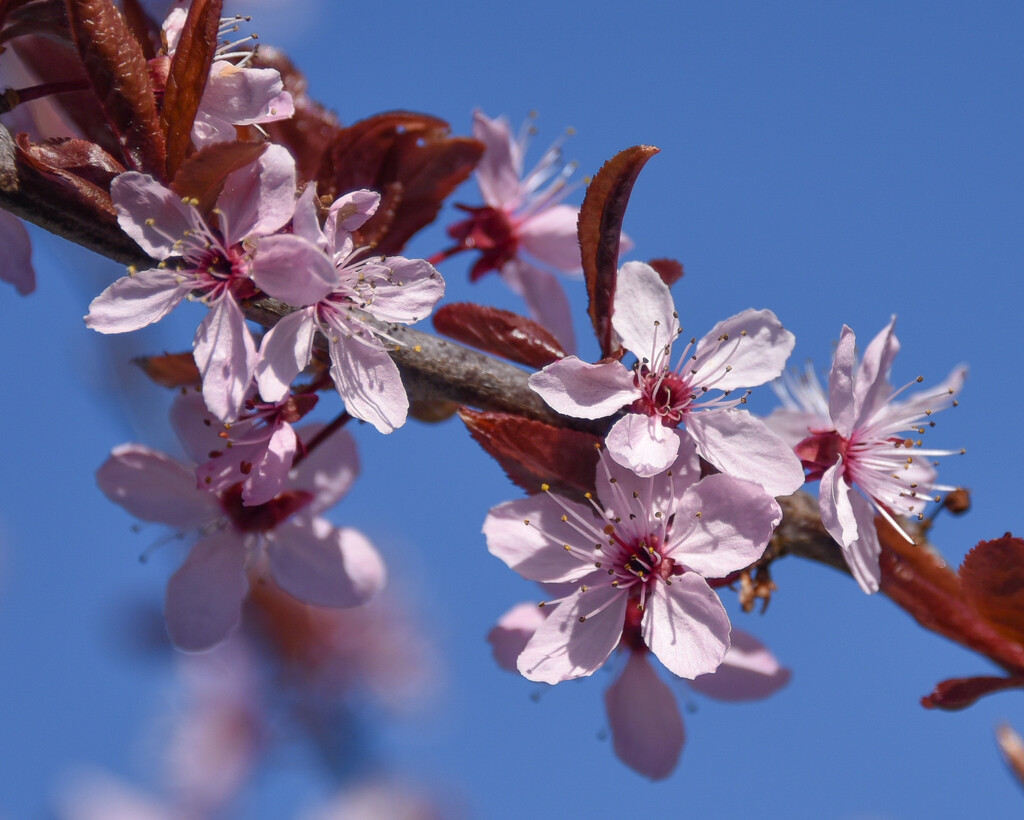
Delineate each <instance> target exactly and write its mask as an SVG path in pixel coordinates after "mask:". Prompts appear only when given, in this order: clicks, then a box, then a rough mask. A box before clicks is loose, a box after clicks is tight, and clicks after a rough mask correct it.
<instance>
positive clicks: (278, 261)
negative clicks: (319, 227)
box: [252, 234, 341, 307]
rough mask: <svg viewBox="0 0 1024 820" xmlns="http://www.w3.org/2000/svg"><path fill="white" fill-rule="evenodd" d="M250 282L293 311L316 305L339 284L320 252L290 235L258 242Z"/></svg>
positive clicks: (303, 240) (330, 262)
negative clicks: (251, 280) (289, 306)
mask: <svg viewBox="0 0 1024 820" xmlns="http://www.w3.org/2000/svg"><path fill="white" fill-rule="evenodd" d="M252 278H253V281H255V282H256V284H257V285H259V287H260V290H263V291H265V292H266V293H267V294H268V295H269V296H273V297H274V298H275V299H280V300H281V301H282V302H284V303H285V304H288V305H292V306H294V307H305V306H306V305H315V304H316V303H317V302H319V301H321V300H322V299H325V298H326V297H327V295H328V294H329V293H331V291H333V290H334V289H335V288H336V287H337V286H338V283H339V282H340V281H341V277H340V276H339V275H338V271H337V269H336V268H335V267H334V263H333V262H332V261H331V260H330V259H329V258H328V257H327V255H326V254H325V253H324V252H323V251H321V250H320V249H319V248H317V246H316V245H314V244H312V243H310V242H308V241H306V240H305V239H303V238H301V237H299V236H295V235H293V234H278V235H276V236H268V237H265V238H263V239H261V240H260V241H259V244H258V245H257V246H256V253H255V255H254V256H253V261H252Z"/></svg>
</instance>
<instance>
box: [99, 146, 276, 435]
mask: <svg viewBox="0 0 1024 820" xmlns="http://www.w3.org/2000/svg"><path fill="white" fill-rule="evenodd" d="M110 193H111V196H112V197H113V200H114V205H115V206H116V207H117V219H118V222H119V223H120V225H121V227H122V228H123V229H124V231H125V233H127V234H128V235H129V236H130V237H131V238H132V239H134V240H135V241H136V242H137V243H138V244H139V246H140V247H141V248H142V249H143V250H144V251H145V252H146V253H148V254H149V255H150V256H151V257H153V258H154V259H158V260H160V262H161V264H159V265H158V266H157V267H155V268H151V269H149V270H144V271H135V270H134V269H131V268H130V269H129V275H128V276H125V277H123V278H121V279H118V280H117V281H116V282H114V283H113V284H112V285H111V286H110V287H108V288H107V289H106V290H105V291H103V293H101V294H100V295H99V296H97V297H96V298H95V299H93V301H92V304H91V305H90V306H89V313H88V315H87V316H86V317H85V323H86V324H87V325H88V326H89V327H91V328H93V329H94V330H98V331H99V332H100V333H125V332H127V331H131V330H138V329H139V328H141V327H145V326H146V325H149V324H152V323H153V322H156V321H159V320H160V319H162V318H163V317H164V316H166V315H167V314H168V313H169V312H170V311H171V310H173V309H174V308H175V307H176V306H177V305H178V303H179V302H181V300H182V299H185V298H186V297H187V298H189V299H196V300H198V301H200V302H202V303H203V304H205V305H206V306H207V307H209V308H210V310H209V313H207V315H206V317H205V318H204V319H203V321H202V322H201V323H200V325H199V329H198V330H197V331H196V335H195V338H194V339H193V343H192V344H193V352H194V355H195V360H196V365H197V366H198V367H199V372H200V374H201V375H202V377H203V398H204V399H205V400H206V406H207V407H208V408H209V409H210V412H211V413H213V414H214V415H215V416H217V417H218V418H219V419H222V420H224V421H231V420H233V419H234V418H236V417H237V415H238V412H239V410H240V409H241V407H242V403H243V402H244V400H245V395H246V391H247V390H248V388H249V385H250V382H251V381H252V376H253V370H254V368H255V366H256V344H255V342H254V341H253V338H252V334H251V333H250V332H249V329H248V327H246V324H245V317H244V316H243V314H242V310H241V308H240V307H239V302H240V301H241V300H243V299H247V298H249V297H251V296H254V295H255V294H256V286H255V284H254V283H253V281H252V278H251V276H250V274H251V268H252V264H253V255H254V250H253V249H254V244H253V241H254V239H255V238H256V237H260V236H266V235H268V234H272V233H274V232H275V231H277V230H278V229H280V228H281V227H283V226H284V225H285V224H286V223H287V222H288V220H289V219H291V216H292V212H293V211H294V208H295V161H294V160H293V159H292V156H291V154H289V153H288V151H287V149H285V148H283V147H281V146H279V145H268V146H267V148H266V150H265V151H264V152H263V154H262V155H261V156H260V158H259V159H258V160H257V161H256V162H254V163H252V164H250V165H248V166H246V167H244V168H240V169H239V170H237V171H234V172H233V173H232V174H230V175H229V176H228V178H227V180H226V182H225V184H224V189H223V191H222V192H221V194H220V196H219V197H218V199H217V205H216V207H215V208H214V210H213V214H212V216H213V217H214V218H215V219H214V220H213V221H212V222H211V221H209V220H208V219H207V217H206V216H204V215H203V214H202V213H200V211H199V210H198V209H197V208H196V207H195V204H194V203H193V202H190V201H183V200H182V199H181V198H180V197H179V196H178V195H177V194H175V193H174V192H173V191H171V190H170V189H169V188H165V187H164V186H163V185H161V184H160V183H159V182H157V181H156V180H155V179H153V178H152V177H151V176H148V175H146V174H140V173H137V172H134V171H130V172H128V173H125V174H121V175H120V176H118V177H117V178H116V179H115V180H114V182H113V184H112V186H111V191H110ZM170 259H178V260H179V261H178V262H176V263H171V264H167V262H168V260H170Z"/></svg>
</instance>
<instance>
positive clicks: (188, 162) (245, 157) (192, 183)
mask: <svg viewBox="0 0 1024 820" xmlns="http://www.w3.org/2000/svg"><path fill="white" fill-rule="evenodd" d="M266 147H267V143H263V142H217V143H214V144H213V145H208V146H207V147H205V148H203V149H202V150H201V151H197V152H196V153H194V154H192V155H191V156H189V157H188V158H186V159H185V161H184V162H183V163H182V164H181V167H180V168H179V169H178V173H177V174H175V176H174V180H173V181H172V182H171V190H173V191H174V192H175V193H176V194H178V195H180V196H183V197H184V196H187V197H194V198H195V199H197V200H199V204H198V205H197V206H196V207H197V208H198V209H199V210H200V211H202V212H203V213H207V212H209V211H210V210H211V209H212V208H213V205H214V203H215V202H216V201H217V197H218V196H220V192H221V190H222V189H223V188H224V181H225V180H226V179H227V178H228V175H229V174H230V173H231V172H232V171H237V170H238V169H239V168H242V167H244V166H246V165H249V164H250V163H252V162H255V161H256V160H257V159H258V158H259V156H260V154H262V153H263V152H264V150H266Z"/></svg>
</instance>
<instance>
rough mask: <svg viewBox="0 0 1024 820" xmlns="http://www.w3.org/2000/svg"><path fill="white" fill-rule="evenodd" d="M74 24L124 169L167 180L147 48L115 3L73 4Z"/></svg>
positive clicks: (74, 0) (72, 0)
mask: <svg viewBox="0 0 1024 820" xmlns="http://www.w3.org/2000/svg"><path fill="white" fill-rule="evenodd" d="M67 10H68V24H69V26H70V28H71V34H72V37H73V38H74V41H75V45H76V46H77V47H78V53H79V55H80V56H81V58H82V64H83V65H84V66H85V73H86V75H87V76H88V78H89V82H90V83H91V84H92V87H93V90H94V91H95V92H96V97H97V98H98V100H99V104H100V107H101V108H102V109H103V112H104V113H105V114H106V117H107V121H108V122H109V123H110V126H111V128H113V129H114V133H115V134H116V135H117V139H118V142H119V143H120V145H121V148H122V151H123V154H124V164H125V165H127V166H128V167H129V168H131V169H134V170H137V171H145V172H146V173H149V174H153V175H154V176H157V177H160V178H163V173H164V166H165V150H164V138H163V132H162V131H161V129H160V118H159V116H158V115H157V109H156V97H155V96H154V95H153V86H152V83H151V82H150V76H149V66H148V64H147V62H146V57H145V55H144V54H143V53H142V48H141V46H140V45H139V43H138V41H137V40H136V39H135V36H134V34H133V33H132V30H131V29H130V28H129V27H128V24H127V23H126V22H125V20H124V17H122V16H121V12H120V11H118V10H117V7H116V6H114V4H113V2H112V0H67Z"/></svg>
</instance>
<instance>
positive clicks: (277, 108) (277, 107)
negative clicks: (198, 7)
mask: <svg viewBox="0 0 1024 820" xmlns="http://www.w3.org/2000/svg"><path fill="white" fill-rule="evenodd" d="M187 15H188V12H187V10H186V9H185V8H181V7H178V8H173V9H171V11H170V13H169V14H168V15H167V19H166V20H164V24H163V28H162V34H161V36H162V38H163V41H164V50H165V52H166V56H160V57H157V58H155V59H154V60H153V61H152V62H151V65H152V67H153V72H154V74H155V75H156V76H157V78H158V79H159V78H160V77H161V75H163V76H164V77H165V76H166V72H167V70H168V68H169V66H170V58H171V57H173V56H174V53H175V51H176V50H177V48H178V40H179V39H180V38H181V31H182V28H183V27H184V25H185V18H186V17H187ZM242 19H247V18H242V16H241V15H236V16H234V17H224V18H222V19H221V21H220V30H219V31H218V37H220V36H223V35H225V34H229V33H233V32H237V31H238V30H239V25H238V24H239V21H240V20H242ZM254 39H255V35H252V36H247V37H243V38H242V39H240V40H238V41H236V42H231V43H229V42H224V43H222V44H221V45H220V46H218V48H217V51H216V54H215V59H214V61H213V65H211V66H210V77H209V79H208V80H207V82H206V89H205V90H204V91H203V98H202V99H201V100H200V102H199V109H198V110H197V111H196V119H195V122H194V124H193V125H192V142H193V143H195V146H196V147H197V148H202V147H203V146H205V145H210V144H212V143H215V142H226V141H229V140H234V139H235V138H236V136H237V132H236V130H235V127H236V126H246V125H255V126H257V127H258V126H259V125H260V124H261V123H267V122H277V121H278V120H286V119H289V118H290V117H291V116H292V115H293V114H294V113H295V105H294V102H293V100H292V96H291V94H289V93H288V92H287V91H285V90H284V83H283V82H282V81H281V75H280V73H279V72H278V71H277V70H276V69H273V68H249V67H248V66H249V63H250V61H251V60H252V58H253V57H254V56H255V54H256V51H255V50H254V49H238V48H237V47H238V46H240V45H242V44H244V43H251V42H252V41H253V40H254Z"/></svg>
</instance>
